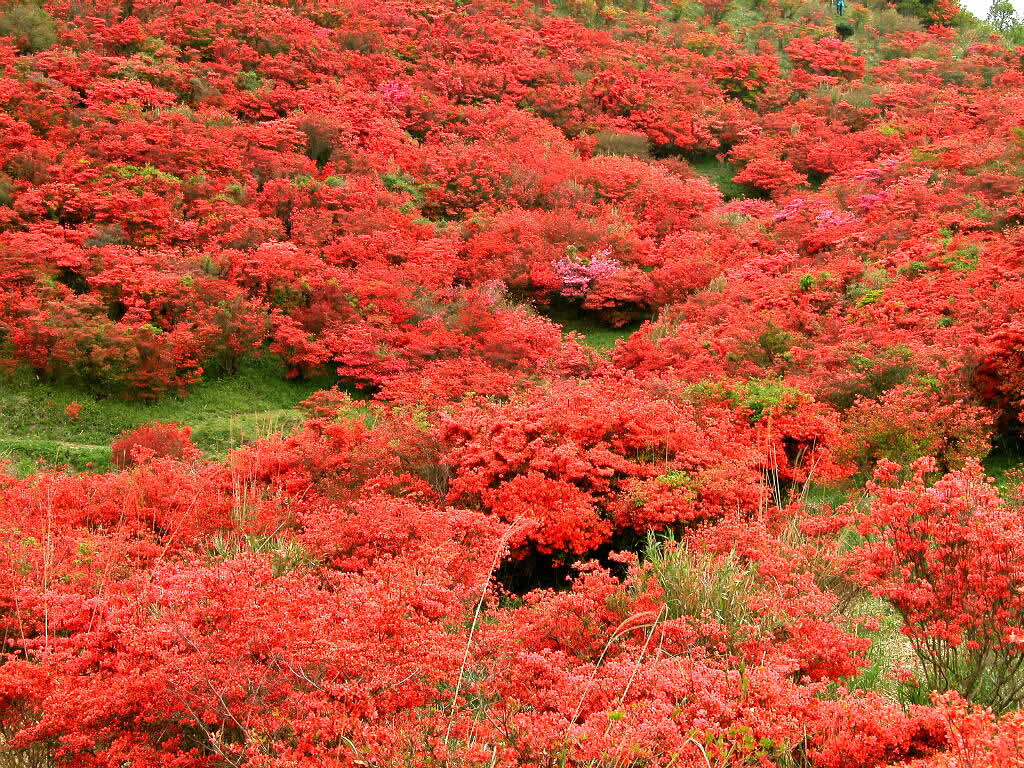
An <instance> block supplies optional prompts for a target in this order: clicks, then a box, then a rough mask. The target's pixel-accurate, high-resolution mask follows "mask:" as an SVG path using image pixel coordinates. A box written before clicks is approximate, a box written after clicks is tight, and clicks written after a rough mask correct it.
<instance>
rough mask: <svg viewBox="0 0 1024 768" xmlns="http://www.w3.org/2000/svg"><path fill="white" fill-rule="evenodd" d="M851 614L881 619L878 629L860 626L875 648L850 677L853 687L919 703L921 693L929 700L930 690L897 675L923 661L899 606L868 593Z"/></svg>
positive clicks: (851, 688) (860, 630)
mask: <svg viewBox="0 0 1024 768" xmlns="http://www.w3.org/2000/svg"><path fill="white" fill-rule="evenodd" d="M847 614H848V616H849V617H851V618H859V617H865V616H869V617H872V618H874V619H875V620H876V621H877V622H878V628H877V629H874V630H868V629H864V628H861V629H859V630H858V634H859V635H860V636H861V637H867V638H868V639H869V640H871V648H870V649H869V650H868V665H867V666H866V667H864V668H863V669H862V670H861V673H860V674H859V675H858V676H857V677H855V678H853V679H851V680H849V681H848V683H847V686H848V687H849V689H850V690H854V691H875V692H876V693H881V694H883V695H885V696H888V697H889V698H892V699H896V700H898V701H902V702H903V703H906V704H910V703H919V702H918V701H917V699H918V698H919V697H924V700H926V698H927V694H926V693H922V692H921V691H920V690H919V689H913V688H910V687H908V686H907V685H905V684H902V683H900V682H899V681H898V680H896V679H895V677H894V676H893V673H894V672H895V671H896V670H897V669H899V668H901V667H902V668H904V669H908V670H914V671H916V670H917V669H918V665H919V663H918V660H917V656H916V655H915V653H914V649H913V646H911V644H910V641H909V640H908V639H907V637H906V635H904V634H903V633H902V632H901V631H900V624H901V619H900V615H899V614H898V613H897V612H896V609H895V608H893V607H892V606H891V605H889V603H887V602H886V601H885V600H883V599H882V598H880V597H871V596H870V595H866V596H864V597H862V598H860V599H859V600H857V601H855V602H854V603H853V605H852V606H851V607H850V609H849V610H848V611H847Z"/></svg>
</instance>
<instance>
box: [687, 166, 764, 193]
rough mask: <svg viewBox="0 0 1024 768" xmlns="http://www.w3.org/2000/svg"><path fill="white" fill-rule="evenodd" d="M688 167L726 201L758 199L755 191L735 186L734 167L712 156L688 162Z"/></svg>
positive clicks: (740, 185)
mask: <svg viewBox="0 0 1024 768" xmlns="http://www.w3.org/2000/svg"><path fill="white" fill-rule="evenodd" d="M690 165H691V166H692V167H693V170H695V171H696V172H697V173H699V174H700V175H701V176H703V177H704V178H706V179H707V180H708V181H710V182H711V183H712V184H714V185H715V186H716V187H718V191H719V192H721V193H722V197H724V198H725V199H726V200H736V199H738V198H745V197H758V196H759V193H758V191H757V190H755V189H752V188H750V187H747V186H744V185H743V184H737V183H736V182H735V181H733V180H732V177H733V176H735V175H736V170H737V169H736V166H734V165H733V164H732V163H728V162H723V161H720V160H718V159H717V158H715V157H713V156H709V157H699V158H693V159H691V160H690Z"/></svg>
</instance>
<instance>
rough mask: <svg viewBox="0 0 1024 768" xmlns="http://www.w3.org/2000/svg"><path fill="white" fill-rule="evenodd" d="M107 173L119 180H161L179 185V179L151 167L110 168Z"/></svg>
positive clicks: (127, 166)
mask: <svg viewBox="0 0 1024 768" xmlns="http://www.w3.org/2000/svg"><path fill="white" fill-rule="evenodd" d="M108 173H110V174H111V175H114V176H117V177H118V178H121V179H161V180H162V181H172V182H174V183H175V184H181V179H179V178H178V177H177V176H175V175H174V174H172V173H167V172H166V171H161V170H160V169H159V168H157V167H155V166H152V165H120V166H111V168H110V170H109V171H108Z"/></svg>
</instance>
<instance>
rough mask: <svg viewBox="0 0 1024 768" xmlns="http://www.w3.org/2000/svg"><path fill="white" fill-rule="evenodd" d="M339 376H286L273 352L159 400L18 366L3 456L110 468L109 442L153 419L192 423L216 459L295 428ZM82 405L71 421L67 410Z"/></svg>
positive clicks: (1, 384)
mask: <svg viewBox="0 0 1024 768" xmlns="http://www.w3.org/2000/svg"><path fill="white" fill-rule="evenodd" d="M335 383H336V380H335V379H334V378H333V377H328V376H323V377H318V378H315V379H310V380H307V381H294V380H287V379H285V378H284V367H283V366H282V364H281V363H280V361H278V360H275V359H273V358H267V359H262V360H257V361H253V362H251V363H249V364H247V365H246V366H244V367H243V368H242V370H240V371H239V372H238V373H236V374H234V375H232V376H226V377H219V378H211V379H205V380H203V381H201V382H199V383H198V384H196V385H195V386H194V387H193V388H192V389H191V390H190V391H189V393H188V395H187V396H186V397H175V396H171V397H165V398H163V399H162V400H159V401H157V402H155V403H148V402H129V401H125V400H120V399H117V398H97V397H94V396H92V395H89V394H88V393H86V392H83V391H82V390H80V389H77V388H75V387H73V386H68V385H63V384H54V383H48V382H43V381H40V380H39V379H38V378H36V376H35V375H33V374H32V373H31V372H30V371H26V370H19V371H17V372H16V373H14V374H13V375H11V376H7V377H4V378H3V379H2V380H0V460H2V459H7V460H10V461H12V463H13V466H14V470H15V472H18V473H20V474H24V473H27V472H31V471H32V470H33V469H35V468H37V467H38V465H39V463H40V461H42V463H44V464H46V465H68V466H70V467H72V468H74V469H77V470H86V469H96V470H100V471H102V470H104V469H106V468H107V467H109V465H110V443H111V442H112V441H113V440H114V439H115V438H116V437H117V436H118V435H119V434H120V433H121V432H123V431H124V430H126V429H134V428H135V427H138V426H140V425H142V424H145V423H147V422H150V421H163V422H177V423H179V424H185V425H188V426H190V427H192V439H193V440H194V441H195V443H196V445H197V446H198V447H199V448H200V449H202V450H203V452H204V453H205V454H206V455H207V457H209V458H220V457H223V456H224V455H226V454H227V452H228V451H229V450H231V449H232V448H235V447H237V446H239V445H241V444H243V443H245V442H248V441H251V440H254V439H256V438H259V437H263V436H266V435H268V434H271V433H273V432H279V431H282V430H286V429H289V428H291V427H293V426H295V425H296V424H298V423H299V422H301V420H302V414H301V413H300V412H299V411H297V410H296V409H295V408H294V406H295V405H297V404H298V403H300V402H301V401H303V400H305V399H306V398H307V397H309V396H310V395H312V394H313V393H314V392H316V391H318V390H321V389H325V388H328V387H330V386H333V385H334V384H335ZM72 402H78V403H80V404H81V406H82V409H81V411H80V413H79V415H78V418H77V419H75V420H71V419H70V418H69V417H68V415H67V414H66V413H65V408H66V407H67V406H68V405H69V404H71V403H72Z"/></svg>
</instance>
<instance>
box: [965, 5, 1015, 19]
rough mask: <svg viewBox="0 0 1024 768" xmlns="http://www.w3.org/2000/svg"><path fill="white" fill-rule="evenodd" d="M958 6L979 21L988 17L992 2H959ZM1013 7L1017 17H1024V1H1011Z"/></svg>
mask: <svg viewBox="0 0 1024 768" xmlns="http://www.w3.org/2000/svg"><path fill="white" fill-rule="evenodd" d="M960 5H961V6H962V7H964V8H966V9H967V10H968V11H970V12H971V13H973V14H974V15H975V16H977V17H978V18H979V19H984V18H985V17H986V16H988V9H989V8H990V7H991V5H992V0H960ZM1013 7H1014V8H1016V9H1017V15H1018V16H1024V0H1013Z"/></svg>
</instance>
